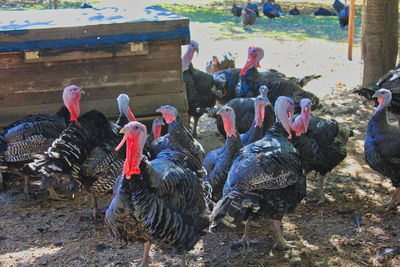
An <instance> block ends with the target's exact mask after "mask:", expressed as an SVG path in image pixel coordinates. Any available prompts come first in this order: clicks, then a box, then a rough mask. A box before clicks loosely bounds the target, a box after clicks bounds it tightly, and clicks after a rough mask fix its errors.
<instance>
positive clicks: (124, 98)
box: [117, 94, 136, 121]
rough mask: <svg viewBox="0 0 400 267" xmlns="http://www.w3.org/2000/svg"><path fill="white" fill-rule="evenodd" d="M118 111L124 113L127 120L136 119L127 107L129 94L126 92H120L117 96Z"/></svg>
mask: <svg viewBox="0 0 400 267" xmlns="http://www.w3.org/2000/svg"><path fill="white" fill-rule="evenodd" d="M117 102H118V109H119V113H122V114H124V115H125V116H126V117H127V118H128V119H129V121H136V118H135V116H134V115H133V114H132V111H131V109H130V108H129V96H128V95H127V94H120V95H119V96H118V97H117Z"/></svg>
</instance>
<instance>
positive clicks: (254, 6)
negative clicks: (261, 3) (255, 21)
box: [243, 0, 260, 17]
mask: <svg viewBox="0 0 400 267" xmlns="http://www.w3.org/2000/svg"><path fill="white" fill-rule="evenodd" d="M243 9H250V10H253V12H254V14H256V17H259V16H260V12H259V11H258V5H257V3H252V2H251V0H247V3H246V4H245V5H244V7H243Z"/></svg>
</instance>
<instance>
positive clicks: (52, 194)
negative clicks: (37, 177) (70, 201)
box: [47, 186, 67, 200]
mask: <svg viewBox="0 0 400 267" xmlns="http://www.w3.org/2000/svg"><path fill="white" fill-rule="evenodd" d="M47 191H49V194H50V197H49V198H50V199H51V200H66V199H67V198H65V197H62V196H60V195H59V194H57V193H56V191H55V190H54V188H53V187H52V186H50V187H49V188H47Z"/></svg>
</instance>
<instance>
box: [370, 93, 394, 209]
mask: <svg viewBox="0 0 400 267" xmlns="http://www.w3.org/2000/svg"><path fill="white" fill-rule="evenodd" d="M372 97H376V98H378V102H379V106H378V107H377V109H376V110H375V112H374V114H373V115H372V117H371V119H370V120H369V122H368V125H367V135H366V137H365V141H364V151H365V160H366V161H367V163H368V165H369V166H370V167H371V168H372V169H373V170H375V171H377V172H379V173H380V174H382V175H384V176H387V177H389V178H390V179H391V180H392V184H393V186H394V187H396V190H395V191H394V193H393V195H392V197H391V199H390V201H389V202H388V203H387V210H390V209H391V208H394V207H396V205H397V204H398V203H399V202H400V171H399V170H400V138H399V137H400V128H399V127H398V126H394V125H390V124H389V123H388V122H387V119H386V111H387V110H388V107H389V105H390V101H391V98H392V94H391V92H390V91H389V90H387V89H379V90H377V91H376V92H375V94H374V95H373V96H372Z"/></svg>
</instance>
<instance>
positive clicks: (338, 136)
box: [292, 115, 353, 175]
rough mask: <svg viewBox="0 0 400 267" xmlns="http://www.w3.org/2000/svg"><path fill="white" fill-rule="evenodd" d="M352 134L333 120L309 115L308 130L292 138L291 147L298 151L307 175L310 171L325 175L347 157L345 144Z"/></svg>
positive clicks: (348, 129)
mask: <svg viewBox="0 0 400 267" xmlns="http://www.w3.org/2000/svg"><path fill="white" fill-rule="evenodd" d="M352 135H353V132H352V130H351V129H350V128H347V127H342V126H340V125H339V123H338V122H337V121H336V120H334V119H330V120H326V119H323V118H320V117H318V116H314V115H311V117H310V123H309V126H308V130H307V132H306V133H305V134H302V135H301V136H294V137H293V140H292V141H293V145H294V146H295V147H296V149H297V150H298V151H299V153H300V156H301V159H302V161H303V164H304V169H305V171H306V172H307V173H308V172H310V171H312V170H315V171H317V172H318V173H320V174H321V175H326V174H327V173H328V172H330V171H331V170H332V169H333V168H335V167H336V166H337V165H338V164H339V163H340V162H342V161H343V160H344V158H345V157H346V155H347V149H346V143H347V140H348V138H349V137H350V136H352Z"/></svg>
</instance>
